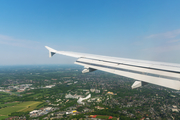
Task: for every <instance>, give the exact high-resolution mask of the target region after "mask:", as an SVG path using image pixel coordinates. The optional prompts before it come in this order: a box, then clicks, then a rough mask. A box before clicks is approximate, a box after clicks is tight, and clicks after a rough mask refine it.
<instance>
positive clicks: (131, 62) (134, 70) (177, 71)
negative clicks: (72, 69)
mask: <svg viewBox="0 0 180 120" xmlns="http://www.w3.org/2000/svg"><path fill="white" fill-rule="evenodd" d="M45 47H46V48H47V49H48V50H49V57H52V56H53V55H54V54H62V55H66V56H71V57H76V58H78V59H77V61H76V62H75V64H78V65H82V66H84V70H83V71H82V73H87V72H92V71H95V70H101V71H105V72H109V73H113V74H117V75H121V76H125V77H129V78H133V79H136V80H137V81H135V82H134V84H133V85H132V86H131V87H132V89H134V88H138V87H141V86H144V85H146V84H147V83H151V84H156V85H159V86H163V87H167V88H171V89H175V90H180V64H174V63H165V62H154V61H144V60H135V59H126V58H118V57H108V56H101V55H93V54H85V53H76V52H68V51H57V50H55V49H52V48H50V47H48V46H45Z"/></svg>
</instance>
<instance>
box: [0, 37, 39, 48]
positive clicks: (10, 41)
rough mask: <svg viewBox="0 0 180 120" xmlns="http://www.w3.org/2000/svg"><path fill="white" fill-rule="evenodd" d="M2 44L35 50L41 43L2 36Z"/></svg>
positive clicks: (0, 40) (0, 42) (0, 41)
mask: <svg viewBox="0 0 180 120" xmlns="http://www.w3.org/2000/svg"><path fill="white" fill-rule="evenodd" d="M0 44H1V45H9V46H16V47H25V48H35V47H36V46H37V44H39V42H37V41H30V40H20V39H15V38H13V37H10V36H6V35H1V34H0Z"/></svg>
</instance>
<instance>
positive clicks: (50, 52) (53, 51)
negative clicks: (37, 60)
mask: <svg viewBox="0 0 180 120" xmlns="http://www.w3.org/2000/svg"><path fill="white" fill-rule="evenodd" d="M45 48H47V49H48V50H49V57H52V56H53V55H54V54H55V53H56V52H57V51H56V50H54V49H52V48H50V47H48V46H45Z"/></svg>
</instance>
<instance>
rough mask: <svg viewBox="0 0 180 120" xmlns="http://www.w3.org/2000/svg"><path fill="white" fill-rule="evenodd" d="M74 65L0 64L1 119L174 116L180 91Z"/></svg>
mask: <svg viewBox="0 0 180 120" xmlns="http://www.w3.org/2000/svg"><path fill="white" fill-rule="evenodd" d="M82 70H83V67H81V66H76V65H37V66H30V65H29V66H0V119H2V120H67V119H68V120H107V119H112V120H178V119H180V113H179V111H180V92H179V91H175V90H172V89H167V88H164V87H160V86H156V85H152V84H148V85H146V86H143V87H141V88H137V89H131V85H132V84H133V82H134V81H135V80H133V79H129V78H126V77H123V76H118V75H114V74H110V73H106V72H101V71H94V72H91V73H86V74H83V73H82Z"/></svg>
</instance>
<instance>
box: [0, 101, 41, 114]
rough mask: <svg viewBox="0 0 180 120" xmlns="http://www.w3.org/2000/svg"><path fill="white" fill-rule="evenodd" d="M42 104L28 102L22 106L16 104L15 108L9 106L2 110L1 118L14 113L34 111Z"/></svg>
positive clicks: (0, 110) (21, 104)
mask: <svg viewBox="0 0 180 120" xmlns="http://www.w3.org/2000/svg"><path fill="white" fill-rule="evenodd" d="M40 103H42V102H39V101H28V102H23V103H20V104H16V105H14V106H8V107H6V108H3V109H0V116H3V117H4V115H5V116H8V115H10V114H11V113H13V112H27V111H32V110H34V109H35V108H36V106H37V105H39V104H40Z"/></svg>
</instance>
